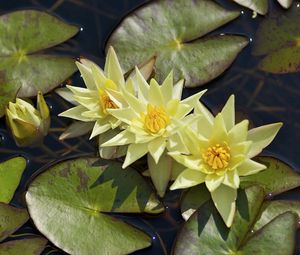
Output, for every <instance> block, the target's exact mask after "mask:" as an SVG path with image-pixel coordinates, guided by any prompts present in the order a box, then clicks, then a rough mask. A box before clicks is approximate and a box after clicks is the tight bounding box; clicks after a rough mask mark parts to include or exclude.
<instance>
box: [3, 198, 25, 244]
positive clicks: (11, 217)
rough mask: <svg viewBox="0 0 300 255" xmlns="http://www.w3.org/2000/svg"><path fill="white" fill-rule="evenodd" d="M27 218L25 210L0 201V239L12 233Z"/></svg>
mask: <svg viewBox="0 0 300 255" xmlns="http://www.w3.org/2000/svg"><path fill="white" fill-rule="evenodd" d="M28 219H29V215H28V213H27V210H25V209H20V208H16V207H13V206H10V205H7V204H4V203H0V241H3V240H4V239H5V238H6V237H8V236H9V235H10V234H12V233H14V232H15V231H16V230H17V229H18V228H19V227H21V226H22V225H23V224H24V223H25V222H26V221H27V220H28Z"/></svg>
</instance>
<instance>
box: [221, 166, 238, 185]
mask: <svg viewBox="0 0 300 255" xmlns="http://www.w3.org/2000/svg"><path fill="white" fill-rule="evenodd" d="M223 184H224V185H226V186H228V187H231V188H233V189H238V188H239V186H240V177H239V175H238V171H237V170H236V169H234V170H231V171H227V172H226V173H225V178H224V181H223Z"/></svg>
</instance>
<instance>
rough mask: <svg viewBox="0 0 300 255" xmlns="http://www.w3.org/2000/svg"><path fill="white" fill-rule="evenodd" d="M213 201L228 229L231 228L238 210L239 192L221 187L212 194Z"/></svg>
mask: <svg viewBox="0 0 300 255" xmlns="http://www.w3.org/2000/svg"><path fill="white" fill-rule="evenodd" d="M211 197H212V200H213V201H214V204H215V206H216V208H217V210H218V212H219V213H220V215H221V217H222V218H223V220H224V222H225V224H226V226H227V227H231V225H232V222H233V218H234V215H235V210H236V203H235V201H236V197H237V190H236V189H232V188H230V187H228V186H225V185H221V186H220V187H219V188H218V189H216V190H215V191H213V192H212V193H211Z"/></svg>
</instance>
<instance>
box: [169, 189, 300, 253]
mask: <svg viewBox="0 0 300 255" xmlns="http://www.w3.org/2000/svg"><path fill="white" fill-rule="evenodd" d="M263 198H264V192H263V189H262V188H261V187H259V186H252V187H248V188H247V189H246V190H239V192H238V198H237V212H236V215H235V218H234V221H233V224H232V227H231V228H230V229H229V228H227V227H226V225H225V224H224V222H223V220H222V218H221V216H220V215H219V214H218V212H217V210H216V209H215V207H214V205H213V202H212V200H210V201H208V202H206V203H205V204H203V205H202V206H201V207H200V208H199V209H198V210H197V211H196V212H195V213H194V214H193V215H192V216H191V217H190V218H189V220H188V221H187V222H186V223H185V224H184V226H183V228H182V230H181V232H180V234H179V236H178V237H177V241H176V244H175V247H174V255H181V254H190V255H194V254H195V255H196V254H197V255H201V254H205V255H221V254H228V255H229V254H230V255H241V254H243V255H253V254H276V255H277V254H278V255H290V254H292V253H291V250H293V249H294V244H295V234H296V226H297V219H298V217H297V216H296V215H295V214H294V213H291V212H286V213H284V214H281V215H279V216H278V217H276V218H275V219H273V220H272V221H271V222H269V223H268V224H267V225H265V226H263V228H261V229H260V230H258V231H256V232H252V231H251V228H252V226H253V224H254V223H255V221H256V219H257V217H258V215H259V212H260V208H261V206H262V203H263ZM279 236H280V237H279ZM282 236H284V237H285V238H282ZM279 239H281V241H278V242H277V240H279ZM274 240H276V242H274ZM271 243H272V245H271Z"/></svg>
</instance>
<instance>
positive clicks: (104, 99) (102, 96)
mask: <svg viewBox="0 0 300 255" xmlns="http://www.w3.org/2000/svg"><path fill="white" fill-rule="evenodd" d="M99 101H100V105H101V107H102V111H103V112H104V113H105V114H108V112H107V111H106V109H117V108H119V107H118V106H117V105H116V104H115V102H114V101H112V100H111V99H110V97H109V96H108V95H107V94H106V93H105V92H99Z"/></svg>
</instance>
